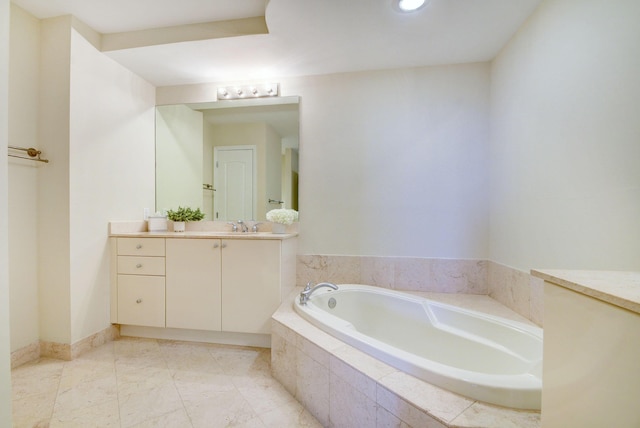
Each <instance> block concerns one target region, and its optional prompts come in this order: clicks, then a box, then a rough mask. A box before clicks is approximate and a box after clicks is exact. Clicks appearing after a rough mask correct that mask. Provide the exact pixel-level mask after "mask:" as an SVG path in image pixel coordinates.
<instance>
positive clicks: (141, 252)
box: [118, 238, 164, 257]
mask: <svg viewBox="0 0 640 428" xmlns="http://www.w3.org/2000/svg"><path fill="white" fill-rule="evenodd" d="M118 255H119V256H162V257H164V238H118Z"/></svg>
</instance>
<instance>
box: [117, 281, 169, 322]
mask: <svg viewBox="0 0 640 428" xmlns="http://www.w3.org/2000/svg"><path fill="white" fill-rule="evenodd" d="M164 285H165V283H164V277H162V276H144V275H118V323H119V324H131V325H143V326H149V327H164V308H165V287H164Z"/></svg>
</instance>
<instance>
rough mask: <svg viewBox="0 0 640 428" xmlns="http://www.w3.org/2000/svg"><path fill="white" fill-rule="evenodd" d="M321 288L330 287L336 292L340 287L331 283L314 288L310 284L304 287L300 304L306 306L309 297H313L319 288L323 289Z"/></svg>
mask: <svg viewBox="0 0 640 428" xmlns="http://www.w3.org/2000/svg"><path fill="white" fill-rule="evenodd" d="M321 287H328V288H332V289H334V290H337V289H338V286H337V285H335V284H332V283H331V282H321V283H320V284H317V285H316V286H314V287H312V286H311V282H308V283H307V286H306V287H304V290H302V292H301V293H300V304H301V305H306V304H307V301H308V300H309V297H311V294H313V292H314V291H316V290H317V289H318V288H321Z"/></svg>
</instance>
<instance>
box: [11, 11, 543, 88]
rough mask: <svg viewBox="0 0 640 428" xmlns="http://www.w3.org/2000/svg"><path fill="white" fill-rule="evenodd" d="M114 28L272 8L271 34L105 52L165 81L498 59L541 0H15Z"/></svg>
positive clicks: (104, 29) (268, 15)
mask: <svg viewBox="0 0 640 428" xmlns="http://www.w3.org/2000/svg"><path fill="white" fill-rule="evenodd" d="M12 1H13V2H14V3H15V4H17V5H18V6H20V7H22V8H23V9H25V10H27V11H29V12H30V13H31V14H33V15H34V16H36V17H37V18H41V19H44V18H50V17H54V16H59V15H66V14H71V15H74V16H75V17H76V18H78V19H80V20H81V21H83V22H84V23H85V24H88V25H89V26H90V27H91V28H93V29H94V30H96V31H98V32H100V33H102V34H105V35H109V34H112V33H122V32H130V31H139V30H147V29H161V30H159V31H163V30H164V29H165V28H164V27H171V26H178V25H185V24H197V23H205V22H218V21H227V20H235V19H243V18H252V17H258V16H264V17H265V20H266V24H267V27H268V34H253V35H242V36H235V37H222V38H213V39H206V38H205V39H201V40H196V41H183V42H173V43H166V42H165V43H163V44H154V45H150V46H141V47H134V48H124V49H118V50H111V51H108V52H105V54H106V55H109V56H110V57H111V58H113V59H114V60H116V61H118V62H119V63H121V64H122V65H124V66H125V67H127V68H129V69H130V70H132V71H134V72H135V73H137V74H138V75H140V76H142V77H143V78H145V79H146V80H148V81H149V82H150V83H152V84H154V85H155V86H170V85H182V84H193V83H203V82H215V81H218V82H221V81H224V82H240V81H265V80H268V79H272V78H281V77H291V76H304V75H317V74H329V73H338V72H351V71H363V70H377V69H389V68H403V67H416V66H428V65H441V64H457V63H467V62H482V61H489V60H491V59H492V58H494V57H495V56H496V54H497V53H498V52H499V51H500V49H501V48H502V47H503V46H504V45H505V44H506V42H507V41H508V40H509V39H510V38H511V36H512V35H513V34H514V33H515V32H516V31H517V29H518V28H519V27H520V26H521V25H522V24H523V23H524V21H525V20H526V19H527V18H528V17H529V16H530V15H531V14H532V13H533V11H534V10H535V8H536V7H537V5H538V4H539V3H540V1H541V0H431V2H430V3H429V4H428V5H427V6H426V7H424V8H422V9H421V10H419V11H418V12H416V13H413V14H407V13H401V12H398V11H396V10H395V9H394V8H393V7H392V0H179V1H177V0H109V1H104V0H12Z"/></svg>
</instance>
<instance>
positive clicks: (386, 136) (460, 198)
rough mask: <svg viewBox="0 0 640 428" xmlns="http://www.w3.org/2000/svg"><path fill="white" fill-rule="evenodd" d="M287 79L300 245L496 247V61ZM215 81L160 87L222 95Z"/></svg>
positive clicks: (423, 250) (357, 250) (442, 251)
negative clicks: (492, 72)
mask: <svg viewBox="0 0 640 428" xmlns="http://www.w3.org/2000/svg"><path fill="white" fill-rule="evenodd" d="M280 81H281V92H282V94H283V95H284V96H289V95H299V96H301V100H300V134H301V135H300V218H301V222H300V231H301V235H300V239H299V249H298V251H299V253H301V254H343V255H386V256H414V257H445V258H485V257H486V256H487V255H488V225H489V218H488V213H489V195H488V178H487V177H488V169H487V161H488V148H489V142H488V138H489V135H488V117H489V65H488V64H468V65H456V66H443V67H424V68H414V69H403V70H387V71H375V72H362V73H348V74H335V75H328V76H317V77H301V78H292V79H281V80H280ZM215 86H216V84H214V83H212V84H209V85H191V86H185V87H167V88H158V91H157V97H158V101H159V103H160V104H173V103H181V102H201V101H210V100H207V97H208V96H209V94H211V93H212V88H215Z"/></svg>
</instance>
